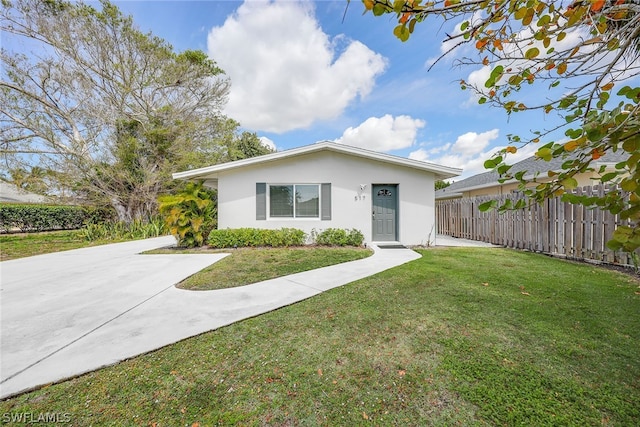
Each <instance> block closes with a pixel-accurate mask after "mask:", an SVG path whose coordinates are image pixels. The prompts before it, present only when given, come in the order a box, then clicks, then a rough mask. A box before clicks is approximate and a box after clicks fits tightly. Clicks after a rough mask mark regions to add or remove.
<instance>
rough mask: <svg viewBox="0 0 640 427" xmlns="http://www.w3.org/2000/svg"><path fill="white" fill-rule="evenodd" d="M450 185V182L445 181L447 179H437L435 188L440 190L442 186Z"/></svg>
mask: <svg viewBox="0 0 640 427" xmlns="http://www.w3.org/2000/svg"><path fill="white" fill-rule="evenodd" d="M450 185H451V183H450V182H447V181H441V180H438V181H436V183H435V187H436V190H442V189H443V188H447V187H448V186H450Z"/></svg>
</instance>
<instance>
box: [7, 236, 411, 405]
mask: <svg viewBox="0 0 640 427" xmlns="http://www.w3.org/2000/svg"><path fill="white" fill-rule="evenodd" d="M174 243H175V241H174V240H173V237H160V238H155V239H148V240H143V241H135V242H126V243H118V244H113V245H105V246H98V247H93V248H86V249H78V250H72V251H66V252H59V253H55V254H47V255H39V256H35V257H30V258H23V259H18V260H13V261H4V262H2V263H0V274H1V279H2V284H1V286H2V288H1V290H0V297H1V305H0V308H1V309H2V314H1V320H2V324H1V326H0V331H1V334H0V347H1V351H0V356H1V359H0V363H1V366H0V398H4V397H8V396H11V395H14V394H18V393H20V392H23V391H26V390H29V389H32V388H36V387H38V386H41V385H44V384H48V383H51V382H57V381H60V380H63V379H65V378H69V377H73V376H77V375H80V374H82V373H85V372H89V371H92V370H95V369H98V368H100V367H103V366H107V365H111V364H114V363H117V362H119V361H121V360H124V359H126V358H129V357H132V356H136V355H139V354H142V353H145V352H148V351H151V350H155V349H158V348H160V347H163V346H165V345H168V344H172V343H175V342H177V341H180V340H182V339H184V338H188V337H191V336H194V335H197V334H200V333H203V332H206V331H210V330H213V329H216V328H219V327H221V326H225V325H228V324H231V323H233V322H236V321H239V320H242V319H245V318H248V317H252V316H256V315H258V314H262V313H266V312H268V311H271V310H274V309H276V308H279V307H282V306H285V305H288V304H292V303H294V302H297V301H301V300H303V299H306V298H309V297H311V296H313V295H317V294H319V293H321V292H324V291H325V290H328V289H331V288H334V287H337V286H341V285H344V284H346V283H350V282H352V281H354V280H358V279H361V278H364V277H367V276H370V275H372V274H376V273H378V272H381V271H384V270H386V269H388V268H392V267H395V266H397V265H400V264H403V263H406V262H409V261H411V260H414V259H417V258H419V257H420V255H419V254H417V253H416V252H413V251H411V250H408V249H377V250H376V252H375V254H374V255H373V256H371V257H369V258H365V259H363V260H358V261H352V262H348V263H343V264H338V265H334V266H330V267H325V268H321V269H318V270H312V271H308V272H304V273H298V274H294V275H290V276H286V277H281V278H278V279H273V280H268V281H265V282H260V283H256V284H253V285H248V286H242V287H238V288H232V289H222V290H216V291H199V292H198V291H186V290H181V289H177V288H176V287H175V286H174V285H175V284H176V283H178V282H180V281H181V280H183V279H184V278H186V277H188V276H190V275H192V274H194V273H196V272H197V271H199V270H201V269H203V268H204V267H206V266H208V265H210V264H212V263H214V262H216V261H218V260H220V259H222V258H223V257H224V256H226V255H225V254H198V255H178V254H176V255H139V253H140V252H143V251H146V250H149V249H153V248H158V247H163V246H168V245H171V244H174Z"/></svg>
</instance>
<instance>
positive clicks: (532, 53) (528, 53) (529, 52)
mask: <svg viewBox="0 0 640 427" xmlns="http://www.w3.org/2000/svg"><path fill="white" fill-rule="evenodd" d="M538 55H540V49H538V48H537V47H532V48H531V49H529V50H527V51H526V52H525V54H524V57H525V58H527V59H533V58H535V57H537V56H538Z"/></svg>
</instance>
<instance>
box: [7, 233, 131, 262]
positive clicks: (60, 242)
mask: <svg viewBox="0 0 640 427" xmlns="http://www.w3.org/2000/svg"><path fill="white" fill-rule="evenodd" d="M120 241H123V240H120ZM117 242H118V241H116V240H96V241H93V242H89V241H87V240H86V239H85V238H83V237H82V235H81V234H80V232H79V231H78V230H63V231H49V232H42V233H19V234H0V261H8V260H10V259H16V258H24V257H28V256H34V255H42V254H48V253H52V252H60V251H68V250H70V249H79V248H86V247H88V246H97V245H104V244H106V243H117Z"/></svg>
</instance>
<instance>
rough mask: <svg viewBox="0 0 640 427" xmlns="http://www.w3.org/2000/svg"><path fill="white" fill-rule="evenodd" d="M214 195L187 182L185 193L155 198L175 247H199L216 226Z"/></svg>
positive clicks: (199, 184)
mask: <svg viewBox="0 0 640 427" xmlns="http://www.w3.org/2000/svg"><path fill="white" fill-rule="evenodd" d="M214 198H215V194H214V193H213V192H212V191H210V190H207V189H205V188H204V187H203V185H202V183H194V182H189V183H187V185H186V186H185V188H184V190H183V191H181V192H179V193H177V194H175V195H168V196H162V197H159V198H158V203H159V210H160V214H161V215H162V217H163V219H164V221H165V223H166V225H167V226H168V227H169V230H170V232H171V234H172V235H173V236H174V237H175V238H176V239H177V240H178V246H182V247H187V248H193V247H197V246H202V245H203V244H204V243H205V241H206V238H207V236H208V235H209V232H210V231H211V230H212V229H213V228H214V226H215V223H216V208H215V204H214Z"/></svg>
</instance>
